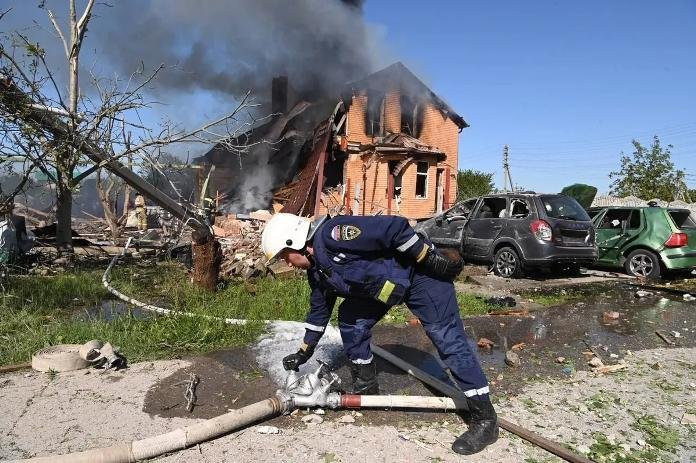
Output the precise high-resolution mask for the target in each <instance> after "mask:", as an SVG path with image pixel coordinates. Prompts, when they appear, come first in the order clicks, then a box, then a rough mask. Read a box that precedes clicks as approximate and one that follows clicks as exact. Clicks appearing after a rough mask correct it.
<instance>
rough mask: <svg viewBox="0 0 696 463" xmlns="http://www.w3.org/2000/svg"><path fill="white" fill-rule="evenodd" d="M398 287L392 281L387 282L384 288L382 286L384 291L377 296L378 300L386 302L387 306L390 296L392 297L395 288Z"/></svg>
mask: <svg viewBox="0 0 696 463" xmlns="http://www.w3.org/2000/svg"><path fill="white" fill-rule="evenodd" d="M395 287H396V285H395V284H394V283H392V282H391V281H389V280H387V281H385V282H384V286H382V290H381V291H380V292H379V295H378V296H377V299H379V300H380V301H382V302H384V303H385V304H386V303H387V301H388V300H389V296H391V293H392V291H394V288H395Z"/></svg>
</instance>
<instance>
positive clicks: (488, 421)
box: [452, 398, 498, 455]
mask: <svg viewBox="0 0 696 463" xmlns="http://www.w3.org/2000/svg"><path fill="white" fill-rule="evenodd" d="M467 403H468V404H469V412H470V413H469V417H470V421H469V429H468V430H467V431H466V432H465V433H464V434H462V435H461V436H459V437H457V440H455V441H454V443H453V444H452V450H454V451H455V452H457V453H460V454H462V455H473V454H474V453H478V452H480V451H481V450H483V449H484V448H486V446H487V445H490V444H492V443H493V442H495V441H497V440H498V416H497V415H496V414H495V409H494V408H493V404H492V403H491V401H490V399H488V398H486V399H484V400H476V399H468V400H467Z"/></svg>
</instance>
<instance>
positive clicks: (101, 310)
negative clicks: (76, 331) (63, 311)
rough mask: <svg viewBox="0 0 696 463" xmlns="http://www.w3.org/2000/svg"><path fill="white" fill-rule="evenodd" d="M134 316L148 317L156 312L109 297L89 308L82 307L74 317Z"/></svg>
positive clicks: (111, 317)
mask: <svg viewBox="0 0 696 463" xmlns="http://www.w3.org/2000/svg"><path fill="white" fill-rule="evenodd" d="M124 315H125V316H132V317H134V318H148V317H151V316H153V315H155V314H154V312H150V311H148V310H142V309H138V308H137V307H132V306H130V305H129V304H126V303H125V302H123V301H118V300H113V299H107V300H104V301H101V304H99V305H98V306H95V307H90V308H87V309H81V310H79V311H77V312H75V315H74V318H76V319H77V320H94V319H98V320H105V321H111V320H114V319H116V318H118V317H122V316H124Z"/></svg>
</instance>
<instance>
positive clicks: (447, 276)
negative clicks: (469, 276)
mask: <svg viewBox="0 0 696 463" xmlns="http://www.w3.org/2000/svg"><path fill="white" fill-rule="evenodd" d="M418 265H419V266H420V268H422V269H423V270H424V271H425V272H426V273H428V274H429V275H431V276H433V277H435V278H442V279H443V280H450V281H452V280H454V279H455V278H457V275H459V274H460V273H461V271H462V268H464V261H463V260H462V259H459V260H450V259H448V258H446V257H444V256H442V255H441V254H440V253H439V252H437V251H436V250H435V249H432V248H430V249H429V250H428V253H427V254H426V255H425V258H424V259H423V260H422V261H420V263H419V264H418Z"/></svg>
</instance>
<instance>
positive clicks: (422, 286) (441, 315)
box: [404, 273, 488, 398]
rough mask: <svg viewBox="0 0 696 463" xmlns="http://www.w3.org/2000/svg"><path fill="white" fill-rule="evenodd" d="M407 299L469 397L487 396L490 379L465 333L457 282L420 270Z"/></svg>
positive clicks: (443, 359)
mask: <svg viewBox="0 0 696 463" xmlns="http://www.w3.org/2000/svg"><path fill="white" fill-rule="evenodd" d="M404 302H405V303H406V305H407V306H408V308H409V309H411V311H412V312H413V313H414V314H415V315H416V316H417V317H418V318H419V319H420V321H421V324H422V326H423V329H424V330H425V333H426V334H427V335H428V337H429V338H430V340H431V341H432V343H433V344H434V345H435V348H436V349H437V351H438V353H439V354H440V357H441V358H442V361H443V362H444V363H445V365H447V367H448V368H449V369H450V371H451V373H452V376H454V379H456V380H457V382H458V383H459V386H460V387H461V389H462V391H464V393H465V394H466V395H467V396H468V397H474V398H476V397H481V396H486V395H487V394H488V380H487V379H486V375H485V373H484V372H483V369H482V368H481V364H480V363H479V360H478V358H477V357H476V353H475V352H474V350H473V349H472V347H471V345H470V344H469V342H468V338H467V336H466V334H465V333H464V325H463V323H462V319H461V317H460V316H459V307H458V305H457V297H456V294H455V292H454V285H453V284H452V283H451V282H446V281H441V280H436V279H434V278H431V277H429V276H427V275H422V274H419V273H416V274H415V275H414V276H413V280H412V282H411V288H410V291H409V293H408V295H407V296H406V300H405V301H404Z"/></svg>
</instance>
